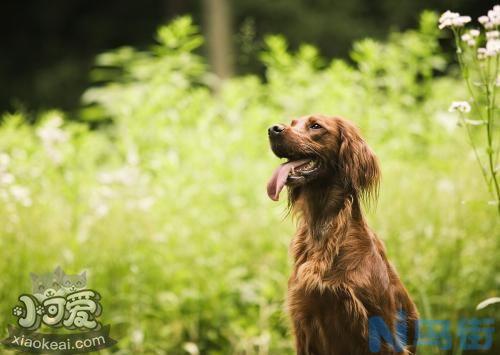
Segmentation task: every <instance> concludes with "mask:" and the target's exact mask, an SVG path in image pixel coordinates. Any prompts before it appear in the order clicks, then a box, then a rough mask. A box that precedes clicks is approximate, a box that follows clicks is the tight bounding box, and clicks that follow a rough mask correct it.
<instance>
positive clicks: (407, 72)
mask: <svg viewBox="0 0 500 355" xmlns="http://www.w3.org/2000/svg"><path fill="white" fill-rule="evenodd" d="M433 21H434V22H433ZM430 23H434V25H435V17H431V15H429V14H425V15H424V17H423V19H422V27H421V29H420V30H419V31H408V32H405V33H401V34H394V35H393V36H391V39H390V41H389V42H387V43H381V42H375V41H370V40H366V41H363V42H361V43H358V44H356V45H355V46H354V51H353V53H352V57H353V59H354V60H355V65H349V64H348V63H346V62H344V61H341V60H333V61H332V62H330V63H327V62H326V61H325V60H323V59H321V58H320V57H319V55H318V53H317V51H316V50H315V49H314V48H313V47H311V46H303V47H302V48H300V49H299V50H298V52H297V53H290V52H289V51H288V50H287V49H286V47H287V44H286V41H285V40H284V39H283V38H281V37H270V38H269V39H268V40H267V50H266V52H265V53H263V54H262V59H263V61H264V63H265V64H266V67H267V74H266V79H267V80H266V82H261V81H260V80H259V79H258V78H257V77H255V76H245V77H237V78H234V79H231V80H229V81H227V82H224V83H223V84H222V85H220V86H219V85H218V84H217V83H216V82H215V79H214V78H213V76H211V75H210V74H209V73H208V72H207V69H206V64H205V61H204V60H203V58H201V57H199V56H198V55H196V54H194V53H193V52H192V50H193V49H194V48H195V47H196V46H197V45H199V44H200V43H201V39H200V37H199V35H198V33H197V31H196V30H195V29H194V27H192V25H191V23H190V20H188V19H187V18H181V19H178V20H176V21H175V22H173V23H172V24H170V25H169V26H167V27H162V28H161V29H160V30H159V31H158V36H157V39H158V41H159V43H158V44H157V45H156V46H155V47H154V48H153V50H151V51H149V52H141V51H136V50H134V49H132V48H122V49H119V50H117V51H114V52H110V53H105V54H102V55H101V56H99V57H98V58H97V64H98V68H96V70H95V72H94V78H96V80H99V81H100V82H101V85H100V86H96V87H94V88H92V89H90V90H88V91H87V92H86V93H85V95H84V97H83V99H84V101H85V103H86V104H87V109H88V110H93V111H92V112H93V116H92V119H94V120H95V119H99V118H100V117H104V118H109V119H111V121H112V124H111V125H103V126H102V127H101V128H100V129H98V130H89V129H88V128H87V126H86V125H83V124H76V123H70V122H68V121H64V115H63V114H62V113H61V112H57V111H52V112H48V113H46V114H45V115H44V116H43V117H41V118H40V120H39V122H38V123H37V124H36V125H35V126H28V125H26V124H24V123H23V119H22V117H20V115H5V117H4V123H3V125H2V126H1V127H0V152H2V153H1V155H0V179H2V180H1V181H2V183H1V184H0V200H1V201H2V204H1V205H0V231H1V234H2V238H1V239H0V248H1V249H2V250H4V254H3V256H4V257H3V258H2V260H1V261H0V272H2V275H3V277H2V279H0V295H1V299H2V300H3V302H2V303H1V304H0V312H1V314H4V315H8V314H10V311H11V307H12V306H13V305H14V303H15V302H16V299H17V296H18V294H19V293H21V292H24V291H26V290H29V277H28V273H29V272H30V271H35V272H37V271H38V272H41V271H46V270H52V269H53V268H54V267H55V266H56V265H61V266H62V267H63V268H64V269H65V270H67V271H68V272H72V271H78V270H80V269H83V268H86V269H88V271H89V276H88V282H89V285H91V287H92V288H93V289H96V290H98V291H99V292H100V293H101V295H102V297H103V306H104V312H103V320H104V322H105V323H110V324H112V336H113V337H114V338H116V339H118V340H119V348H120V349H121V350H122V353H133V354H137V353H148V354H151V353H165V352H166V353H169V354H183V353H191V354H197V353H198V352H199V353H202V354H228V353H234V354H291V353H292V341H291V337H290V334H289V331H288V329H289V327H288V324H287V319H286V316H285V313H284V312H283V299H284V295H285V288H286V283H287V274H288V269H289V266H288V256H287V246H288V243H289V240H290V236H291V234H292V233H293V225H292V222H291V221H289V220H288V219H284V218H283V217H284V215H285V203H284V202H282V203H280V204H278V205H276V204H274V203H273V202H271V201H270V200H269V199H268V198H267V196H266V193H265V184H266V180H267V178H268V177H269V176H270V174H271V172H272V169H273V167H274V166H275V165H276V164H278V161H277V159H276V158H274V157H273V155H272V154H271V153H270V151H269V149H268V144H267V137H266V128H267V127H268V126H269V125H271V124H272V123H275V122H278V121H283V120H288V119H289V118H292V117H296V116H299V115H303V114H306V113H310V112H322V113H327V114H341V115H344V116H346V117H348V118H351V119H352V120H354V121H355V122H356V123H357V124H358V125H360V126H361V127H362V129H363V131H364V135H365V137H366V138H367V140H368V141H369V142H370V143H371V145H372V146H373V148H374V149H375V151H376V152H378V154H379V156H380V158H381V161H382V167H383V171H384V180H383V184H382V188H381V194H380V201H379V204H378V208H377V209H376V210H375V211H373V212H372V213H371V214H370V216H369V220H370V223H371V225H372V226H373V227H374V229H375V230H376V231H377V233H378V234H379V235H380V236H381V237H382V238H383V239H384V240H385V242H386V244H387V247H388V251H389V254H390V258H391V260H393V261H394V263H395V264H396V266H397V268H398V270H399V272H400V274H401V276H402V278H403V279H404V281H405V283H406V284H407V286H408V287H409V289H410V292H411V294H412V295H413V296H414V298H415V300H416V302H417V303H418V306H419V308H420V310H421V313H422V315H423V316H425V317H428V318H436V319H450V320H453V321H456V320H457V319H458V318H460V317H462V316H472V315H475V316H478V315H479V316H485V315H491V312H492V311H491V310H492V308H493V307H494V306H490V307H488V308H486V309H484V310H482V311H480V312H478V313H476V311H475V306H476V304H477V303H478V302H479V301H481V300H483V299H485V298H487V297H488V296H494V290H496V289H498V287H499V286H500V284H499V282H500V280H499V279H498V275H496V271H495V270H497V269H498V250H499V238H498V223H497V219H496V218H495V210H494V209H492V208H491V206H487V205H485V204H482V203H481V202H478V201H480V200H482V198H483V196H484V195H486V191H484V189H483V188H482V185H480V183H478V180H479V177H478V176H477V173H476V172H475V169H474V161H473V157H471V156H470V155H469V154H468V152H467V150H466V149H465V148H464V144H463V143H464V142H463V141H462V139H463V137H462V135H460V134H457V133H456V131H455V130H454V127H455V126H456V122H455V121H454V119H453V116H452V115H450V114H449V113H448V112H447V111H446V109H447V105H448V100H449V93H450V92H452V91H453V92H455V91H458V92H462V91H461V90H462V89H461V88H460V87H459V85H458V81H457V80H456V79H454V78H449V77H441V78H436V77H434V76H433V72H434V71H435V70H439V69H440V68H441V65H442V59H441V56H440V53H439V49H438V46H437V34H436V32H435V31H432V30H431V29H430V28H431V26H430ZM214 85H217V86H218V91H217V93H216V94H214V92H213V90H212V87H213V86H214ZM88 112H89V111H87V113H88ZM479 259H480V260H481V262H480V263H478V260H479ZM9 322H10V319H9V318H8V317H4V318H3V320H2V325H3V326H4V328H5V325H6V324H7V323H9ZM421 353H422V354H426V353H428V354H434V353H438V352H437V351H433V349H432V348H427V349H424V350H423V351H422V352H421Z"/></svg>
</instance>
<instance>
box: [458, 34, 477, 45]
mask: <svg viewBox="0 0 500 355" xmlns="http://www.w3.org/2000/svg"><path fill="white" fill-rule="evenodd" d="M461 38H462V41H464V42H465V43H467V45H468V46H469V47H474V46H475V45H476V39H475V37H474V36H473V35H472V34H471V32H468V33H464V34H463V35H462V37H461Z"/></svg>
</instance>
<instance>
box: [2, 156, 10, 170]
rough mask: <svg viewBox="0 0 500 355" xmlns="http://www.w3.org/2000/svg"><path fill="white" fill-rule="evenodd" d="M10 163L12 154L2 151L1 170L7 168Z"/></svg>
mask: <svg viewBox="0 0 500 355" xmlns="http://www.w3.org/2000/svg"><path fill="white" fill-rule="evenodd" d="M9 163H10V156H9V155H8V154H7V153H0V170H5V169H6V168H7V167H8V166H9Z"/></svg>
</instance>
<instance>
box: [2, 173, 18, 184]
mask: <svg viewBox="0 0 500 355" xmlns="http://www.w3.org/2000/svg"><path fill="white" fill-rule="evenodd" d="M15 181H16V178H15V177H14V175H12V174H9V173H2V172H0V185H10V184H12V183H14V182H15Z"/></svg>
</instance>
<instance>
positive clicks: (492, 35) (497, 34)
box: [486, 31, 500, 39]
mask: <svg viewBox="0 0 500 355" xmlns="http://www.w3.org/2000/svg"><path fill="white" fill-rule="evenodd" d="M498 37H500V32H498V31H489V32H486V38H487V39H493V38H498Z"/></svg>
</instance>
